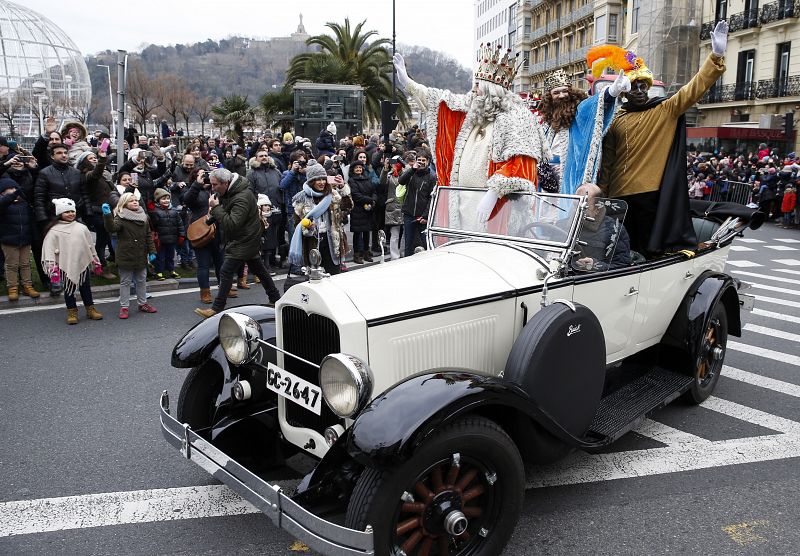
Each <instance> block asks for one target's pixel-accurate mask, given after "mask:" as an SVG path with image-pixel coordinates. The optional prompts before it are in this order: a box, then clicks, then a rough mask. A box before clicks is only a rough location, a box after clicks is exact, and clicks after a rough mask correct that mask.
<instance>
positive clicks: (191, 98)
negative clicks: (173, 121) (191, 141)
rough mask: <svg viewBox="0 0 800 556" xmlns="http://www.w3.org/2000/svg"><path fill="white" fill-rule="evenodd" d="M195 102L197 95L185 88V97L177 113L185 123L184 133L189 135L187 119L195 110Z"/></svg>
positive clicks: (190, 117) (189, 118)
mask: <svg viewBox="0 0 800 556" xmlns="http://www.w3.org/2000/svg"><path fill="white" fill-rule="evenodd" d="M196 104H197V96H196V95H195V94H194V93H193V92H192V91H191V90H189V89H187V90H186V99H185V100H184V102H183V104H181V105H180V107H179V108H178V114H180V115H181V118H182V119H183V121H184V122H185V123H186V135H189V120H191V119H192V114H194V112H195V105H196Z"/></svg>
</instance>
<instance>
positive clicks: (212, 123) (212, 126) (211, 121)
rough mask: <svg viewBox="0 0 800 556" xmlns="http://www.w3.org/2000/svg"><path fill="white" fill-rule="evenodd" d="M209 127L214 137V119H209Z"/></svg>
mask: <svg viewBox="0 0 800 556" xmlns="http://www.w3.org/2000/svg"><path fill="white" fill-rule="evenodd" d="M208 127H210V128H211V135H212V136H213V135H214V119H213V118H209V119H208Z"/></svg>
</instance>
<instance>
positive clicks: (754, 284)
mask: <svg viewBox="0 0 800 556" xmlns="http://www.w3.org/2000/svg"><path fill="white" fill-rule="evenodd" d="M748 284H750V287H751V288H757V289H759V290H767V291H769V292H778V293H785V294H788V295H800V291H797V290H793V289H790V288H779V287H777V286H767V285H766V284H759V283H758V282H748Z"/></svg>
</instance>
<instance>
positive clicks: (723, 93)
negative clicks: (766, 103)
mask: <svg viewBox="0 0 800 556" xmlns="http://www.w3.org/2000/svg"><path fill="white" fill-rule="evenodd" d="M795 96H800V75H793V76H791V77H789V78H788V79H786V80H779V79H762V80H760V81H749V82H746V81H745V82H739V83H729V84H727V85H722V86H718V87H712V88H711V89H710V90H709V91H708V92H706V94H705V95H703V98H701V99H700V100H699V101H698V103H699V104H714V103H718V102H735V101H739V100H766V99H771V98H781V97H795Z"/></svg>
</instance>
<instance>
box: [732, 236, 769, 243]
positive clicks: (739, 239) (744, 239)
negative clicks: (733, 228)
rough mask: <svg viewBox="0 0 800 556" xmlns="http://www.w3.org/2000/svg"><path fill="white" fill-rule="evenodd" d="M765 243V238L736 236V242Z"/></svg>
mask: <svg viewBox="0 0 800 556" xmlns="http://www.w3.org/2000/svg"><path fill="white" fill-rule="evenodd" d="M739 242H742V243H764V240H761V239H756V238H754V237H738V238H736V243H739Z"/></svg>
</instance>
